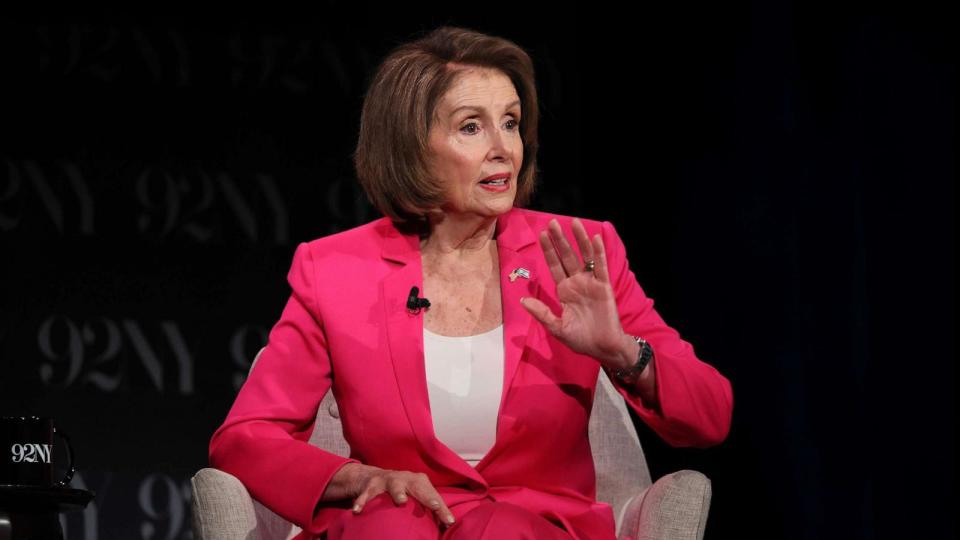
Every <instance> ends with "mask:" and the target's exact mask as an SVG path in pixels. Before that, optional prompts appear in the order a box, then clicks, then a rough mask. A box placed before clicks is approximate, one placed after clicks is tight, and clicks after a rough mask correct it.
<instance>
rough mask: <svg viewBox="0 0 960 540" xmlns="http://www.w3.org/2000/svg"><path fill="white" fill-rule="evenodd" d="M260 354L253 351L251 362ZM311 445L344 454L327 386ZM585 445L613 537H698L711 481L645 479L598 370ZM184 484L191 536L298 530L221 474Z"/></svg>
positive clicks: (276, 536)
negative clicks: (187, 490)
mask: <svg viewBox="0 0 960 540" xmlns="http://www.w3.org/2000/svg"><path fill="white" fill-rule="evenodd" d="M260 352H263V350H262V349H261V351H260ZM259 357H260V353H257V357H256V358H255V359H254V361H253V363H254V364H256V361H257V359H258V358H259ZM250 368H251V369H253V364H251V366H250ZM310 444H312V445H314V446H317V447H320V448H323V449H325V450H327V451H329V452H333V453H335V454H337V455H340V456H348V455H349V454H350V449H349V446H348V445H347V442H346V441H345V440H344V438H343V435H342V429H341V426H340V420H339V411H338V410H337V403H336V401H335V400H334V397H333V392H327V394H326V396H324V398H323V400H322V401H321V402H320V407H319V409H318V410H317V421H316V424H315V425H314V431H313V434H312V435H311V437H310ZM590 446H591V448H592V449H593V459H594V465H595V469H596V472H597V499H598V500H600V501H603V502H606V503H608V504H610V505H611V506H612V507H613V513H614V518H615V519H616V525H617V538H619V539H621V540H623V539H631V540H640V539H644V540H648V539H656V538H664V539H680V540H683V539H691V540H692V539H698V540H700V539H702V538H703V533H704V529H705V527H706V522H707V514H708V512H709V509H710V498H711V495H712V491H711V485H710V480H709V479H708V478H707V477H706V476H704V475H703V474H701V473H699V472H697V471H690V470H681V471H677V472H675V473H672V474H668V475H665V476H663V477H662V478H660V479H658V480H657V481H656V482H651V479H650V471H649V470H648V469H647V462H646V459H645V458H644V456H643V450H642V449H641V448H640V443H639V440H638V438H637V432H636V430H635V428H634V426H633V421H632V420H631V418H630V415H629V413H628V411H627V406H626V403H625V402H624V399H623V397H622V396H621V395H620V394H619V393H618V392H617V390H616V389H615V388H614V386H613V384H612V383H611V382H610V380H609V379H608V378H607V376H606V373H605V372H604V370H600V376H599V377H598V379H597V391H596V395H595V398H594V403H593V410H592V412H591V415H590ZM190 483H191V486H192V488H193V501H192V507H193V532H194V537H195V538H196V540H236V539H244V540H285V539H289V538H291V537H293V536H295V535H296V534H298V533H299V532H300V527H298V526H296V525H294V524H292V523H290V522H288V521H286V520H284V519H283V518H281V517H280V516H278V515H276V514H274V513H273V512H272V511H270V510H269V509H268V508H266V507H265V506H263V505H262V504H260V502H258V501H257V500H255V499H253V498H252V497H251V496H250V495H249V494H248V493H247V490H246V488H245V487H244V486H243V484H242V483H241V482H240V481H239V480H238V479H237V478H236V477H234V476H232V475H230V474H228V473H225V472H223V471H220V470H217V469H213V468H209V467H208V468H204V469H201V470H200V471H199V472H198V473H197V474H196V475H194V476H193V478H191V479H190Z"/></svg>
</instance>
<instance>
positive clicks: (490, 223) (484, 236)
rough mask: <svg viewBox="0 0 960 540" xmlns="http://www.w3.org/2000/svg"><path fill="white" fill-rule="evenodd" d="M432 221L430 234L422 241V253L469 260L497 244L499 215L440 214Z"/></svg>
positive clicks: (434, 215)
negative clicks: (496, 235)
mask: <svg viewBox="0 0 960 540" xmlns="http://www.w3.org/2000/svg"><path fill="white" fill-rule="evenodd" d="M429 220H430V235H429V236H427V237H426V238H423V239H421V240H420V251H421V253H422V254H425V255H456V256H461V257H469V256H471V255H475V254H479V253H484V252H486V250H488V249H490V247H491V245H495V244H496V238H495V233H496V230H497V217H496V216H493V217H489V216H477V215H461V214H452V213H437V214H430V216H429Z"/></svg>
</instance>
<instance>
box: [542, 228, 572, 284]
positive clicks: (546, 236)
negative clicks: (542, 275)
mask: <svg viewBox="0 0 960 540" xmlns="http://www.w3.org/2000/svg"><path fill="white" fill-rule="evenodd" d="M540 247H541V248H543V256H544V257H545V258H546V259H547V266H548V267H549V268H550V275H551V276H553V281H555V282H557V283H560V282H561V281H563V280H564V279H566V278H567V273H566V272H564V271H563V265H562V264H561V263H560V258H559V257H557V251H556V248H554V247H553V242H551V241H550V233H548V232H547V231H540Z"/></svg>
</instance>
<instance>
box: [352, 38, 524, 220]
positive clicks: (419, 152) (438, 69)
mask: <svg viewBox="0 0 960 540" xmlns="http://www.w3.org/2000/svg"><path fill="white" fill-rule="evenodd" d="M469 67H484V68H493V69H497V70H499V71H501V72H502V73H503V74H505V75H506V76H507V77H509V78H510V80H511V81H512V82H513V86H514V88H515V89H516V91H517V95H518V96H519V97H520V107H521V121H520V137H521V140H522V141H523V164H522V166H521V167H520V171H519V173H518V175H517V194H516V197H515V199H514V206H525V205H527V204H528V203H529V202H530V198H531V197H532V195H533V191H534V187H535V184H536V176H537V144H538V143H537V123H538V116H539V114H538V112H539V109H538V102H537V90H536V86H535V80H534V70H533V62H532V61H531V59H530V56H529V55H528V54H527V53H526V52H525V51H524V50H523V49H521V48H520V47H519V46H517V45H516V44H515V43H513V42H512V41H509V40H506V39H503V38H499V37H494V36H488V35H486V34H482V33H480V32H476V31H473V30H469V29H466V28H456V27H450V26H442V27H440V28H437V29H435V30H433V31H432V32H430V33H429V34H427V35H426V36H423V37H421V38H419V39H417V40H416V41H413V42H410V43H404V44H401V45H399V46H397V47H396V48H394V49H393V50H392V51H391V52H390V54H389V55H388V56H387V57H386V58H385V59H384V60H383V62H382V63H381V64H380V67H379V68H377V71H376V73H375V74H374V75H373V78H372V80H371V82H370V87H369V89H368V90H367V94H366V96H365V97H364V101H363V110H362V112H361V116H360V133H359V137H358V141H357V148H356V151H355V153H354V155H353V161H354V167H355V168H356V173H357V179H358V180H359V182H360V185H362V186H363V189H364V191H366V193H367V198H368V199H369V200H370V202H371V204H373V205H374V206H375V207H376V208H377V209H379V210H380V211H381V212H382V213H383V214H384V215H385V216H387V217H389V218H391V220H393V223H394V225H395V226H397V227H398V228H399V229H402V230H406V231H416V232H418V233H419V234H420V235H421V236H424V235H426V234H427V233H428V232H429V223H428V221H427V213H428V212H430V211H433V210H435V209H437V208H439V207H440V206H442V205H443V203H444V202H445V195H444V192H443V186H442V185H440V181H439V179H437V178H431V177H430V174H429V172H428V166H427V156H428V153H429V146H428V135H429V132H430V127H431V126H432V125H433V123H434V122H435V120H436V118H435V115H436V111H437V106H438V105H439V103H440V100H441V99H442V98H443V96H444V95H445V94H446V93H447V90H449V89H450V87H451V86H453V84H454V83H455V82H456V81H457V79H458V78H459V77H460V76H461V74H463V73H464V71H465V69H466V68H469Z"/></svg>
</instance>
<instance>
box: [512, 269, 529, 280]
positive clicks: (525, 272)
mask: <svg viewBox="0 0 960 540" xmlns="http://www.w3.org/2000/svg"><path fill="white" fill-rule="evenodd" d="M517 276H520V277H522V278H523V279H530V271H529V270H527V269H526V268H522V267H521V268H517V269H516V270H514V271H513V272H510V281H511V282H512V281H516V280H517Z"/></svg>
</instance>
